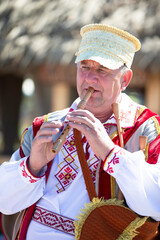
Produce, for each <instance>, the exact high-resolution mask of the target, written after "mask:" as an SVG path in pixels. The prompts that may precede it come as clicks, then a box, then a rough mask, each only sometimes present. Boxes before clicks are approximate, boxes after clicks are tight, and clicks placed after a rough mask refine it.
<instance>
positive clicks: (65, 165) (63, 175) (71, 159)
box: [55, 133, 99, 193]
mask: <svg viewBox="0 0 160 240" xmlns="http://www.w3.org/2000/svg"><path fill="white" fill-rule="evenodd" d="M61 151H62V152H63V154H64V160H63V161H61V162H60V164H59V165H58V167H59V169H60V170H59V171H58V172H57V173H56V174H55V178H56V179H57V181H58V183H57V184H56V187H57V188H58V190H57V193H60V192H63V191H65V190H66V189H67V188H68V187H69V186H70V184H71V183H72V182H73V181H74V179H75V178H76V176H77V175H78V172H79V165H78V162H76V161H75V156H77V152H76V147H75V144H74V136H73V133H71V134H70V135H69V136H68V137H67V140H66V142H65V143H64V145H63V148H62V150H61ZM98 162H99V159H98V157H96V156H94V158H93V159H88V166H89V169H90V172H91V176H92V179H93V182H95V181H96V170H97V167H98Z"/></svg>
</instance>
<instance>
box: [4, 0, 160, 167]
mask: <svg viewBox="0 0 160 240" xmlns="http://www.w3.org/2000/svg"><path fill="white" fill-rule="evenodd" d="M89 23H106V24H109V25H113V26H116V27H120V28H122V29H124V30H127V31H129V32H130V33H132V34H134V35H135V36H137V37H138V38H139V39H140V41H141V44H142V48H141V50H140V51H139V52H138V53H136V56H135V59H134V62H133V66H132V69H133V72H134V76H133V79H132V81H131V83H130V85H129V87H128V90H127V93H128V94H129V95H131V96H132V97H133V98H134V100H136V101H138V102H140V103H141V104H145V105H146V106H147V107H149V108H150V109H151V110H152V111H154V112H157V113H158V114H160V67H159V66H160V1H159V0H98V1H97V0H13V1H12V0H10V1H8V0H1V1H0V163H1V162H3V161H4V160H7V159H8V158H9V157H10V155H11V154H12V153H13V151H14V150H15V149H16V148H17V147H18V145H19V139H20V136H21V133H22V131H23V130H24V129H25V128H26V127H28V126H29V125H30V124H32V120H33V118H34V117H35V116H40V115H43V114H46V113H48V112H51V111H55V110H57V109H63V108H65V107H68V106H70V104H71V102H72V101H73V100H74V99H75V98H76V97H77V92H76V65H75V63H74V60H75V52H76V51H77V49H78V46H79V43H80V40H81V38H80V34H79V30H80V28H81V27H82V26H83V25H85V24H89Z"/></svg>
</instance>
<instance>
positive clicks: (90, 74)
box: [86, 70, 98, 82]
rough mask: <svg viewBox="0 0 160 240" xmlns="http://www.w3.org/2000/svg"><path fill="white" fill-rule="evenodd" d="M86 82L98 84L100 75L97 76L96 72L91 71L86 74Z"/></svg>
mask: <svg viewBox="0 0 160 240" xmlns="http://www.w3.org/2000/svg"><path fill="white" fill-rule="evenodd" d="M86 81H87V82H97V81H98V75H97V73H96V71H92V70H90V71H89V72H88V73H87V74H86Z"/></svg>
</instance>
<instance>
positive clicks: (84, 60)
mask: <svg viewBox="0 0 160 240" xmlns="http://www.w3.org/2000/svg"><path fill="white" fill-rule="evenodd" d="M81 35H82V42H81V45H80V48H79V51H78V52H77V53H76V56H77V58H76V63H77V91H78V94H79V98H78V99H76V100H75V101H74V102H73V104H72V105H71V107H70V109H65V110H63V111H59V112H54V113H50V114H48V115H46V116H44V117H39V118H36V119H35V120H34V121H33V125H32V126H31V127H29V128H28V129H26V130H25V131H24V133H23V135H22V141H21V146H20V148H19V149H18V150H17V151H16V152H15V153H14V154H13V156H12V158H11V160H10V162H8V163H4V164H3V165H2V166H1V168H0V176H1V181H0V192H1V198H0V211H1V212H2V213H4V214H7V215H10V214H14V213H17V212H19V211H21V210H23V209H28V210H27V211H26V212H25V217H24V219H23V221H22V222H23V223H24V224H21V227H20V230H19V232H18V234H19V239H27V240H32V239H33V240H35V239H37V240H41V239H47V240H50V239H56V240H63V239H65V240H67V239H70V240H71V239H74V226H73V221H74V219H76V216H77V215H78V214H79V211H80V209H81V208H82V207H83V205H84V204H85V203H88V202H89V196H88V192H87V190H86V186H85V182H84V178H83V174H82V170H81V167H80V163H79V159H78V156H77V150H76V147H75V144H74V141H75V138H74V134H73V129H77V130H79V131H80V132H81V134H82V140H81V142H82V143H83V149H84V152H85V157H86V161H87V163H88V166H89V169H90V173H91V176H92V180H93V183H94V184H95V189H96V192H97V195H98V196H99V197H104V198H105V199H111V198H115V197H117V194H118V188H117V186H119V188H120V189H121V192H122V194H123V196H124V199H125V201H126V203H127V205H128V207H129V208H131V209H132V210H133V211H134V212H135V213H137V214H139V215H141V216H150V217H152V218H153V219H154V220H156V221H159V220H160V204H159V203H160V156H159V153H160V144H159V143H160V126H159V125H160V118H159V117H158V116H157V115H156V114H154V113H152V112H151V111H150V110H149V109H147V108H146V107H144V106H141V105H139V104H137V103H135V102H133V101H132V100H131V99H130V98H129V97H128V96H127V95H125V94H124V93H122V91H123V90H124V89H125V88H126V87H127V86H128V84H129V82H130V80H131V78H132V70H131V69H130V67H131V64H132V61H133V57H134V53H135V52H136V51H138V50H139V49H140V42H139V40H138V39H137V38H135V37H134V36H132V35H131V34H129V33H127V32H125V31H123V30H120V29H117V28H115V27H111V26H107V25H103V24H91V25H87V26H84V27H83V28H82V29H81ZM90 87H92V88H93V89H94V92H93V94H92V95H91V97H90V99H89V101H88V102H87V105H86V107H85V109H84V110H81V109H79V110H77V104H78V103H79V101H80V99H82V97H83V96H84V95H85V94H86V92H87V90H88V89H89V88H90ZM113 103H119V105H120V124H121V128H122V129H123V141H124V148H122V146H121V145H120V143H119V138H118V136H117V135H118V134H117V123H116V118H115V116H114V114H113V110H112V104H113ZM64 119H65V120H64ZM66 121H68V123H69V126H70V127H71V129H70V131H69V133H68V135H67V137H66V141H65V142H64V144H63V145H62V146H61V149H60V151H59V152H56V153H54V152H53V151H52V148H53V139H54V141H55V139H56V138H57V135H58V134H59V132H60V131H61V129H63V128H64V126H65V124H64V122H66ZM140 135H143V136H147V138H148V142H147V147H146V149H145V154H144V151H142V150H140V149H139V136H140ZM118 145H119V146H118ZM47 216H50V218H47ZM66 223H67V224H66ZM24 225H25V226H24ZM16 233H17V232H16ZM95 239H96V238H95Z"/></svg>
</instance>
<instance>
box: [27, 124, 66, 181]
mask: <svg viewBox="0 0 160 240" xmlns="http://www.w3.org/2000/svg"><path fill="white" fill-rule="evenodd" d="M62 125H63V123H62V122H60V121H54V122H44V123H43V124H42V125H41V128H40V130H39V131H38V132H37V134H36V136H35V138H34V139H33V142H32V147H31V154H30V158H29V164H28V167H29V170H30V172H31V173H32V174H34V175H35V176H38V174H39V172H40V171H41V169H42V168H43V167H44V166H45V165H46V164H47V163H48V162H50V161H51V160H52V159H53V158H54V157H55V156H56V154H57V153H53V152H52V147H53V138H52V135H54V134H57V133H58V131H59V128H60V127H62Z"/></svg>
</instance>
